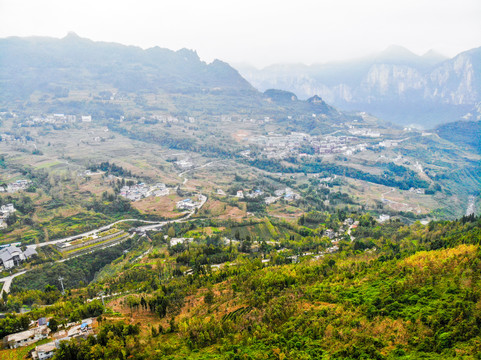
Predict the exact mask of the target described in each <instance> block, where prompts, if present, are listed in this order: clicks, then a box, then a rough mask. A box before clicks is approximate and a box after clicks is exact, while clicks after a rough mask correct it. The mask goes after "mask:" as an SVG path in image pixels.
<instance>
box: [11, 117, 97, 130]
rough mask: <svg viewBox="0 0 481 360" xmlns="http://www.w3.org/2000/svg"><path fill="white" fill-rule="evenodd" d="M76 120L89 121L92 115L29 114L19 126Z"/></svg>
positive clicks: (73, 121) (71, 122)
mask: <svg viewBox="0 0 481 360" xmlns="http://www.w3.org/2000/svg"><path fill="white" fill-rule="evenodd" d="M76 122H83V123H91V122H92V115H80V116H78V117H77V115H66V114H47V115H36V116H30V117H29V118H28V119H27V120H25V121H23V122H21V123H20V124H19V125H20V126H24V127H27V126H37V125H44V124H57V125H58V124H73V123H76Z"/></svg>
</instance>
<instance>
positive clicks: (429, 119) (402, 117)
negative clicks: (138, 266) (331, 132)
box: [238, 46, 481, 127]
mask: <svg viewBox="0 0 481 360" xmlns="http://www.w3.org/2000/svg"><path fill="white" fill-rule="evenodd" d="M238 69H239V72H240V73H241V74H242V75H243V76H244V77H245V78H246V79H247V80H248V81H249V82H250V83H251V84H252V85H253V86H254V87H256V88H258V89H259V90H261V91H262V90H264V89H267V88H272V87H275V88H278V89H283V90H286V91H292V92H294V93H296V94H297V96H298V97H299V98H300V99H307V98H309V97H311V96H313V95H314V94H318V95H320V96H321V97H322V98H323V99H325V100H326V101H327V102H328V103H331V104H333V105H334V106H336V107H339V108H341V109H343V110H349V111H353V110H356V111H368V112H371V113H373V114H374V115H376V116H378V117H381V118H383V119H385V120H389V121H392V122H395V123H397V124H399V125H408V124H410V123H417V124H420V125H424V127H432V126H436V125H438V124H440V123H443V122H449V121H455V120H458V119H459V118H460V117H462V116H464V115H465V114H466V113H468V112H471V113H472V114H474V115H473V116H474V117H476V116H478V117H479V116H480V114H478V113H477V112H476V110H475V108H476V104H477V103H479V102H481V76H480V74H481V47H480V48H475V49H471V50H468V51H465V52H462V53H460V54H458V55H456V56H455V57H453V58H451V59H447V58H445V57H444V56H442V55H440V54H437V53H436V52H434V51H428V52H427V53H426V54H424V55H422V56H419V55H416V54H414V53H412V52H410V51H409V50H407V49H404V48H402V47H396V46H391V47H388V48H387V49H386V50H384V51H383V52H381V53H379V54H375V55H371V56H368V57H364V58H360V59H357V60H351V61H345V62H337V63H327V64H313V65H310V66H309V65H304V64H292V65H289V64H274V65H271V66H268V67H265V68H263V69H261V70H257V69H255V68H253V67H245V66H244V67H242V66H239V67H238Z"/></svg>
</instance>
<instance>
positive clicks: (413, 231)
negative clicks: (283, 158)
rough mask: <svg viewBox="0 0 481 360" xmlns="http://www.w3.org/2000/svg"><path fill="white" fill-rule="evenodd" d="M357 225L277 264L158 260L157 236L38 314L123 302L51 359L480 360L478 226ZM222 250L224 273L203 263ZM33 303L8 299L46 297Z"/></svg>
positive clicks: (275, 256) (236, 258)
mask: <svg viewBox="0 0 481 360" xmlns="http://www.w3.org/2000/svg"><path fill="white" fill-rule="evenodd" d="M357 219H358V221H359V226H358V227H357V228H356V229H355V230H353V235H354V236H355V240H354V241H350V240H348V239H347V238H346V239H345V240H342V241H340V242H339V243H338V246H339V251H338V252H337V253H333V254H328V253H325V254H324V255H323V256H320V257H317V259H316V257H315V256H314V255H315V254H316V253H318V251H319V250H317V251H314V252H308V253H305V254H304V255H303V256H301V257H294V258H293V257H283V256H282V252H278V251H275V249H274V248H272V247H271V250H270V251H269V249H267V248H265V246H268V245H269V244H265V245H262V246H264V250H262V251H255V250H254V249H255V248H256V246H252V247H251V245H255V243H251V245H249V246H248V247H246V245H245V244H244V246H239V247H237V246H233V245H232V244H230V245H223V244H222V242H219V240H218V238H216V237H215V236H214V237H206V238H205V237H204V239H205V240H204V241H202V242H199V243H198V244H194V243H192V244H190V245H188V246H183V247H179V246H172V247H170V248H169V249H168V251H167V252H166V251H165V250H162V249H165V242H164V240H162V239H163V237H162V236H154V237H153V238H152V241H153V243H152V245H153V251H152V253H151V254H150V255H149V256H148V257H147V258H146V259H145V261H141V262H138V263H132V260H128V259H127V258H126V259H125V260H122V259H123V257H120V258H119V259H117V260H115V261H114V262H113V264H117V265H113V266H109V267H108V270H107V268H106V270H107V272H106V273H105V274H104V276H101V279H99V280H97V281H96V282H93V283H91V284H90V285H89V286H88V287H86V288H81V289H80V290H74V289H72V290H71V291H70V292H69V293H68V294H67V295H65V296H63V297H62V296H60V294H59V293H56V296H57V297H58V300H56V302H55V304H56V305H54V307H53V308H52V309H51V310H50V308H48V307H47V308H43V309H42V310H40V312H39V311H36V312H35V315H37V316H39V315H41V314H48V313H49V312H51V311H56V314H57V315H55V316H56V317H57V318H58V319H59V321H63V320H62V319H64V317H65V316H66V317H68V315H67V314H65V313H64V312H63V311H59V310H58V309H60V308H59V306H60V305H61V304H62V303H64V302H65V301H66V300H68V301H71V302H72V304H78V305H68V306H70V307H71V306H74V308H75V306H83V305H81V304H82V303H83V300H82V299H83V298H84V296H89V295H88V294H91V295H90V296H92V295H93V294H96V293H97V292H98V291H100V290H104V291H105V292H106V293H108V292H112V293H118V294H124V295H120V296H119V295H117V296H116V297H114V300H111V301H110V302H107V304H106V306H107V308H106V312H105V313H104V315H102V316H100V317H99V319H98V320H99V321H100V325H99V326H100V329H99V335H98V336H97V337H96V338H93V337H91V338H89V339H88V340H84V341H71V342H69V343H63V344H62V346H61V348H60V349H59V350H58V351H57V353H56V355H55V359H69V360H72V359H82V360H83V359H109V358H110V359H186V358H189V359H217V358H218V359H419V358H426V359H454V358H459V357H461V358H463V359H477V358H478V357H477V356H478V355H479V353H480V351H481V336H480V326H481V316H480V312H479V307H480V301H481V298H480V296H481V283H480V276H481V249H480V247H479V245H480V242H481V219H480V218H479V217H478V218H476V217H474V216H469V217H464V218H462V219H461V220H458V221H452V222H448V221H443V222H431V223H430V224H428V225H421V224H419V223H415V224H413V225H411V226H406V225H404V224H402V223H401V222H398V221H391V222H387V223H385V224H379V223H377V222H376V221H375V220H374V219H373V218H372V217H370V216H369V215H368V214H366V215H360V216H359V217H358V218H357ZM271 226H274V225H271ZM312 226H313V228H314V229H315V228H316V225H312ZM274 228H275V227H274ZM185 230H187V229H184V230H182V229H177V231H185ZM295 237H296V236H292V235H291V236H290V238H295ZM287 238H289V235H287V236H286V239H287ZM216 239H217V240H216ZM298 239H299V240H300V239H301V238H298ZM305 240H308V238H305ZM244 241H247V240H244ZM249 241H250V240H249ZM243 243H244V242H243ZM287 243H289V241H287V242H286V244H287ZM295 243H296V242H293V244H295ZM143 244H144V245H138V246H140V248H139V249H138V251H137V253H139V252H141V251H142V246H144V248H145V246H148V245H147V244H148V243H145V242H144V243H143ZM262 246H261V248H262ZM320 246H321V248H322V247H323V245H320ZM324 246H325V245H324ZM214 254H218V255H216V256H215V257H213V256H214ZM220 254H225V256H224V258H223V260H222V261H227V263H226V264H230V265H227V266H222V267H217V268H215V267H213V266H211V265H212V264H214V263H216V262H217V261H219V259H220V258H221V257H219V255H220ZM319 254H322V252H320V253H319ZM124 257H125V256H124ZM203 259H211V260H207V261H204V260H203ZM263 259H264V260H263ZM295 259H298V260H297V261H296V260H295ZM265 260H267V261H265ZM184 263H185V264H190V266H191V270H190V271H187V272H185V273H184V272H182V271H179V269H185V268H182V264H184ZM179 266H180V267H179ZM176 269H177V270H176ZM27 294H30V295H29V296H27ZM35 294H38V295H35ZM40 295H41V292H39V293H35V292H34V291H32V290H30V291H27V292H26V291H25V290H23V291H18V292H17V293H16V294H14V295H11V296H9V298H10V297H11V300H10V301H20V302H25V301H29V300H28V299H29V298H32V297H33V298H35V297H38V299H39V300H36V301H46V300H41V296H40ZM30 301H32V300H30ZM55 309H57V310H55ZM82 309H83V310H81V311H96V310H94V309H93V308H92V309H87V308H82ZM51 314H52V313H51ZM9 321H10V322H12V321H13V320H12V319H10V320H9ZM18 321H20V318H19V319H18ZM129 323H130V325H129ZM19 324H20V323H19Z"/></svg>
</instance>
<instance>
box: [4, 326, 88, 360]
mask: <svg viewBox="0 0 481 360" xmlns="http://www.w3.org/2000/svg"><path fill="white" fill-rule="evenodd" d="M94 321H95V319H85V320H82V321H81V322H80V323H76V324H67V326H66V327H67V329H65V330H61V331H58V332H57V333H55V334H50V329H49V328H48V323H47V320H46V318H41V319H39V320H38V322H37V324H38V326H36V327H34V328H32V329H29V330H25V331H22V332H18V333H15V334H10V335H7V336H5V337H4V338H3V346H4V348H6V349H16V348H18V347H22V346H28V345H31V344H34V343H36V342H37V341H40V340H43V339H47V338H48V337H49V335H51V337H52V339H53V341H51V342H49V343H46V344H42V345H38V346H36V347H35V349H34V350H33V351H32V358H33V359H37V360H44V359H50V358H52V357H53V356H54V354H55V351H56V350H57V349H58V348H59V345H60V343H61V342H62V341H69V340H71V339H77V338H84V339H86V338H87V337H88V336H89V335H93V334H94V330H93V325H94Z"/></svg>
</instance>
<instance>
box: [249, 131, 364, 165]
mask: <svg viewBox="0 0 481 360" xmlns="http://www.w3.org/2000/svg"><path fill="white" fill-rule="evenodd" d="M248 142H249V143H250V144H252V145H254V146H257V147H260V148H261V149H262V154H263V155H265V156H266V157H267V158H268V159H284V158H287V157H290V156H301V157H311V156H314V155H327V154H344V155H352V154H354V153H356V152H361V151H365V150H366V148H367V147H368V146H369V144H367V143H365V142H360V141H359V139H358V138H357V137H353V136H344V135H341V136H333V135H325V136H311V135H309V134H306V133H300V132H292V133H291V134H289V135H280V134H276V133H273V132H270V133H268V135H267V136H266V135H260V136H253V137H251V138H249V139H248ZM241 155H243V156H244V157H247V158H250V155H251V154H250V151H243V152H242V153H241Z"/></svg>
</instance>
